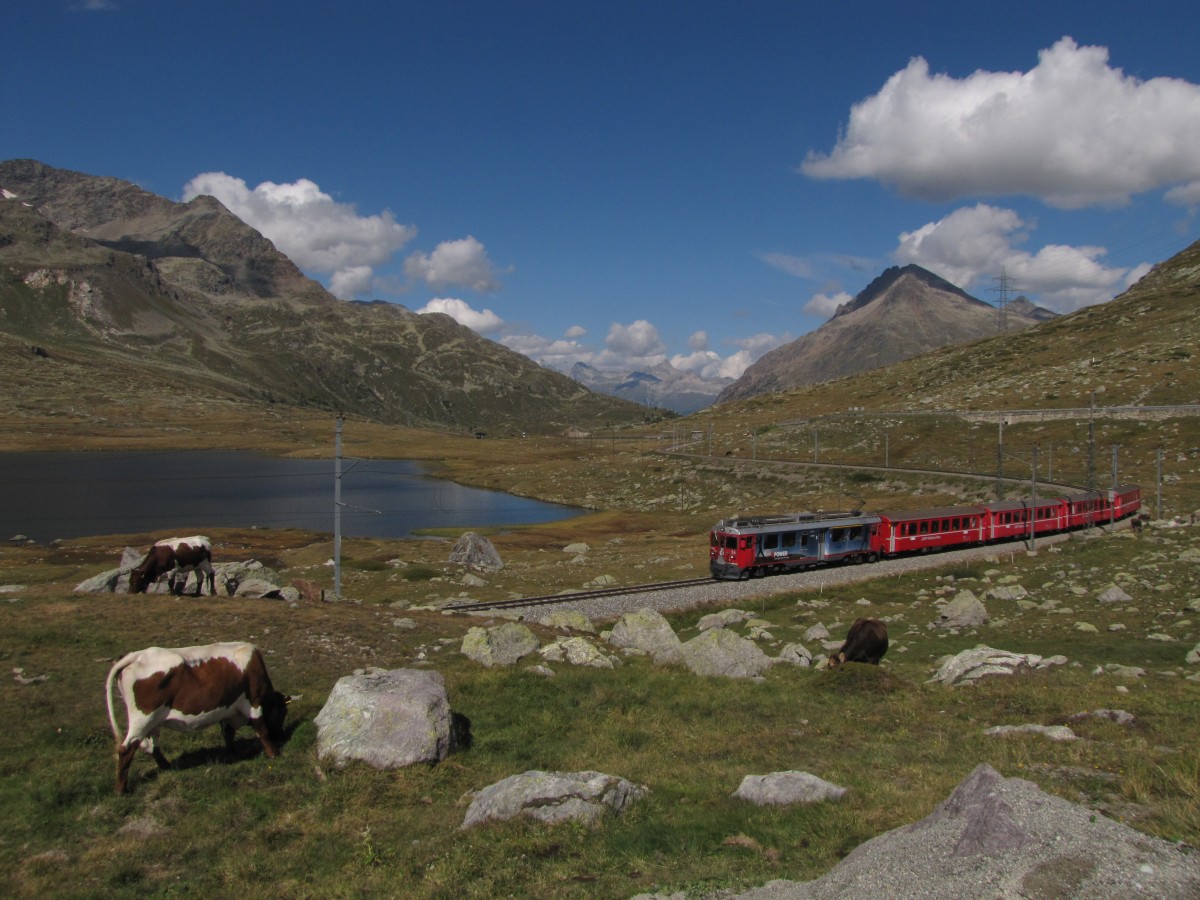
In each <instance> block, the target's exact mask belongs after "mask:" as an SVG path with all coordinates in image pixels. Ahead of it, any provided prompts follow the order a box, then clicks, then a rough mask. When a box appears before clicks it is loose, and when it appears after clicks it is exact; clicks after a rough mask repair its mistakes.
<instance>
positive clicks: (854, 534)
mask: <svg viewBox="0 0 1200 900" xmlns="http://www.w3.org/2000/svg"><path fill="white" fill-rule="evenodd" d="M847 537H848V538H849V539H850V540H852V541H861V540H862V538H863V529H862V526H861V525H855V526H854V527H853V528H851V529H850V533H849V534H848V535H847Z"/></svg>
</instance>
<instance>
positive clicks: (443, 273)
mask: <svg viewBox="0 0 1200 900" xmlns="http://www.w3.org/2000/svg"><path fill="white" fill-rule="evenodd" d="M404 273H405V274H406V275H408V276H409V277H410V278H413V279H415V280H417V281H423V282H425V283H426V284H427V285H429V286H430V287H433V288H442V287H447V286H450V285H455V286H457V287H465V288H470V289H471V290H473V291H479V292H481V293H484V292H487V291H494V290H496V289H497V288H499V287H500V281H499V278H498V277H497V275H496V271H495V269H494V268H493V266H492V262H491V260H489V259H488V255H487V250H486V249H484V246H483V244H481V243H480V242H479V241H477V240H476V239H475V238H473V237H471V236H470V235H468V236H467V237H465V238H462V239H461V240H457V241H442V243H440V244H438V245H437V247H435V248H434V250H433V252H432V253H428V254H426V253H421V252H417V253H414V254H413V255H412V256H410V257H408V259H406V260H405V261H404Z"/></svg>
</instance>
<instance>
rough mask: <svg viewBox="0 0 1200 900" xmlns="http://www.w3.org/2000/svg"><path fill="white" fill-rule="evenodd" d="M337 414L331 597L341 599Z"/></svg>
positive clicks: (339, 422) (339, 420)
mask: <svg viewBox="0 0 1200 900" xmlns="http://www.w3.org/2000/svg"><path fill="white" fill-rule="evenodd" d="M343 421H344V417H343V416H342V414H341V413H338V417H337V427H336V429H335V430H334V441H333V595H334V596H335V597H337V598H338V599H339V600H340V599H342V423H343Z"/></svg>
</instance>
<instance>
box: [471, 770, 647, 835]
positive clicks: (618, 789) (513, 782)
mask: <svg viewBox="0 0 1200 900" xmlns="http://www.w3.org/2000/svg"><path fill="white" fill-rule="evenodd" d="M647 793H649V788H647V787H645V786H643V785H637V784H633V783H632V782H629V781H626V780H625V779H624V778H618V777H616V776H615V775H605V774H604V773H602V772H541V771H537V770H532V771H529V772H525V773H523V774H521V775H511V776H509V777H508V778H505V779H504V780H503V781H498V782H496V783H495V784H493V785H490V786H489V787H485V788H484V789H483V790H481V791H478V792H476V793H475V794H474V796H473V798H472V800H471V805H470V806H469V807H467V815H466V817H465V818H464V819H463V823H462V827H463V828H470V827H471V826H473V825H478V824H480V823H481V822H487V821H489V820H500V819H512V818H515V817H517V816H527V817H528V818H531V819H537V820H538V821H540V822H546V823H548V824H551V825H557V824H559V823H560V822H567V821H578V822H582V823H584V824H586V825H595V824H596V823H597V822H599V821H600V819H601V818H602V817H603V816H604V814H605V813H606V812H609V811H611V812H613V813H615V814H620V813H622V812H624V811H625V808H626V807H627V806H628V805H629V804H630V803H632V802H633V801H634V800H638V799H640V798H641V797H644V796H645V795H646V794H647Z"/></svg>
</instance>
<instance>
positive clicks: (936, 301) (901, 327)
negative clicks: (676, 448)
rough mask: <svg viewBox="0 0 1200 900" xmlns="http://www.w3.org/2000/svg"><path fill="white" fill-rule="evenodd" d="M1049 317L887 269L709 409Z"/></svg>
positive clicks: (924, 275) (919, 273) (913, 269)
mask: <svg viewBox="0 0 1200 900" xmlns="http://www.w3.org/2000/svg"><path fill="white" fill-rule="evenodd" d="M1055 315H1056V314H1055V313H1053V312H1051V311H1050V310H1048V309H1043V308H1042V307H1039V306H1035V305H1034V304H1033V303H1031V302H1030V301H1029V300H1028V299H1027V298H1024V297H1022V298H1020V299H1019V300H1015V301H1013V302H1011V303H1008V304H1006V306H1005V308H1004V310H1003V312H1001V310H1000V309H999V308H997V307H995V306H992V305H991V304H989V303H985V302H983V301H982V300H977V299H975V298H974V297H972V296H971V295H970V294H968V293H966V292H965V291H963V290H962V289H961V288H958V287H956V286H955V285H953V284H951V283H950V282H948V281H946V280H945V279H944V278H941V277H939V276H937V275H935V274H933V273H932V272H930V271H928V270H926V269H923V268H921V267H920V266H915V265H909V266H904V267H903V268H900V267H892V268H890V269H887V270H886V271H885V272H883V274H882V275H880V276H879V277H878V278H876V279H875V280H874V281H872V282H871V283H870V284H869V285H867V286H866V288H864V289H863V290H862V292H861V293H859V295H858V296H857V297H855V298H854V300H852V301H851V302H850V303H846V304H844V305H842V306H840V307H838V309H837V312H835V313H834V314H833V316H832V318H830V320H829V321H828V322H826V323H825V324H824V325H822V326H821V327H820V328H818V329H816V330H815V331H811V332H809V333H808V334H806V335H804V336H802V337H800V338H798V339H797V340H794V341H792V342H791V343H790V344H785V345H783V346H782V347H776V348H775V349H774V350H772V351H770V352H769V353H767V354H765V355H763V356H762V357H761V358H760V359H759V360H758V361H757V362H755V363H754V364H753V365H752V366H750V367H749V368H748V369H746V371H745V372H744V373H743V374H742V377H741V378H739V379H738V380H737V381H735V382H734V383H733V384H731V385H730V386H729V387H727V388H725V389H724V390H723V391H722V392H721V394H720V396H719V397H718V398H717V402H719V403H723V402H725V401H728V400H740V399H745V398H747V397H753V396H755V395H758V394H766V393H771V392H773V391H783V390H787V389H789V388H794V387H800V386H802V385H806V384H816V383H820V382H823V381H831V380H833V379H835V378H840V377H842V376H843V375H853V374H856V373H858V372H865V371H867V370H870V369H877V368H881V367H883V366H888V365H891V364H892V363H896V362H900V361H901V360H905V359H910V358H911V357H914V356H919V355H921V354H923V353H927V352H929V351H930V350H936V349H937V348H939V347H945V346H948V345H952V344H963V343H967V342H969V341H974V340H979V339H980V338H984V337H991V336H993V335H995V334H997V333H998V332H999V331H1000V330H1001V328H1003V329H1004V330H1008V331H1017V330H1021V329H1025V328H1030V327H1032V326H1034V325H1038V324H1040V323H1042V322H1045V321H1048V320H1050V319H1053V318H1054V317H1055Z"/></svg>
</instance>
